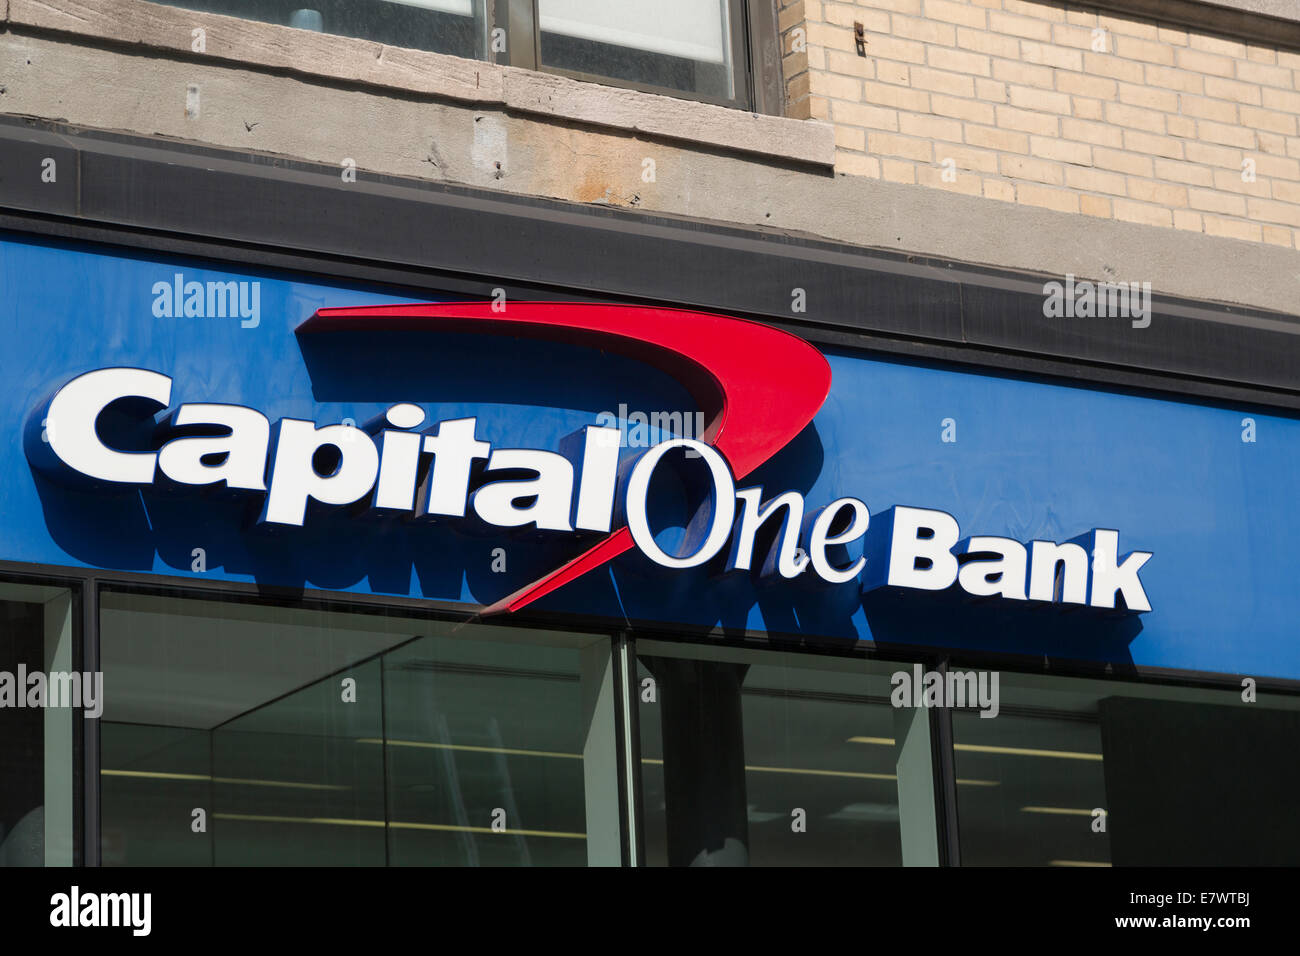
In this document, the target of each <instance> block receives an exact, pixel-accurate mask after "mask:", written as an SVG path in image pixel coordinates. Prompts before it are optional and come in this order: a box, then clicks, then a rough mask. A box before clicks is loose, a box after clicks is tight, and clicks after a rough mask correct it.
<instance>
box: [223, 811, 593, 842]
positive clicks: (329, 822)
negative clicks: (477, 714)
mask: <svg viewBox="0 0 1300 956" xmlns="http://www.w3.org/2000/svg"><path fill="white" fill-rule="evenodd" d="M212 817H213V819H214V820H239V821H242V822H245V823H313V824H318V825H320V826H331V827H385V826H386V827H389V828H391V829H393V830H443V831H450V832H455V833H494V834H503V835H506V836H535V837H559V838H561V839H565V840H585V839H587V834H585V833H565V832H563V831H561V830H511V829H505V830H493V829H492V828H491V827H461V826H453V825H451V824H448V823H404V822H401V821H398V820H394V821H392V822H390V823H385V822H384V821H383V820H352V819H348V818H346V817H277V816H267V815H264V814H257V813H214V814H212Z"/></svg>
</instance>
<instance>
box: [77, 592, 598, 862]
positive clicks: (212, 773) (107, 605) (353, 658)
mask: <svg viewBox="0 0 1300 956" xmlns="http://www.w3.org/2000/svg"><path fill="white" fill-rule="evenodd" d="M101 643H102V651H101V653H102V659H103V667H104V672H105V675H106V678H105V679H106V680H107V681H108V682H110V684H111V686H112V687H113V688H114V693H113V695H112V697H111V699H110V701H109V704H108V707H107V708H106V710H105V713H104V720H103V724H102V727H101V738H102V751H101V753H102V758H101V760H102V771H101V772H102V775H103V776H102V781H101V790H102V821H103V858H104V863H105V865H140V864H152V865H160V864H161V865H236V866H249V865H253V866H257V865H335V866H337V865H358V866H375V865H379V866H382V865H385V864H390V863H391V864H394V865H468V866H474V865H482V866H489V865H585V864H586V863H587V862H588V859H589V855H590V854H591V853H593V852H599V853H605V854H606V855H608V853H609V852H611V846H610V844H611V843H612V853H613V856H614V859H615V860H616V859H617V857H618V853H619V839H620V838H619V834H618V833H617V832H616V831H615V832H614V833H613V835H612V837H611V835H610V833H609V832H608V830H607V829H601V828H600V827H599V826H597V827H596V833H595V839H594V840H589V839H588V831H589V830H590V829H592V827H591V825H590V824H589V822H588V812H589V806H590V805H591V804H592V802H593V797H594V798H595V799H596V800H604V799H605V798H606V796H607V795H608V794H609V793H611V792H613V793H616V792H617V768H616V766H615V762H614V761H613V760H612V759H610V755H609V753H608V751H609V750H610V749H611V748H605V751H602V750H601V748H598V747H594V746H593V745H592V741H593V740H594V739H597V738H599V737H600V736H601V733H600V731H601V730H602V729H603V728H604V727H606V726H607V725H608V726H609V727H612V725H613V709H612V698H611V700H610V702H609V706H605V707H602V706H593V705H591V698H593V697H594V696H595V693H596V692H597V691H598V690H599V688H600V687H601V686H602V681H603V680H604V679H605V678H606V676H607V664H608V659H609V641H608V638H606V637H604V636H598V635H571V634H565V633H560V632H544V631H529V630H523V629H518V628H503V627H494V626H489V625H481V624H479V625H456V624H451V623H446V622H432V621H423V620H418V619H412V618H407V617H404V616H401V615H396V614H361V613H352V612H327V611H316V610H306V609H301V608H291V607H290V608H284V607H267V606H261V605H251V604H238V603H221V602H217V601H208V600H197V599H181V598H173V597H160V596H154V595H137V594H125V593H108V594H105V595H104V596H103V602H102V608H101ZM596 842H599V843H600V846H598V847H597V846H594V843H596Z"/></svg>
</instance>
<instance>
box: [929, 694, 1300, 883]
mask: <svg viewBox="0 0 1300 956" xmlns="http://www.w3.org/2000/svg"><path fill="white" fill-rule="evenodd" d="M1000 697H1001V709H1000V712H999V714H998V716H997V717H996V718H994V719H985V718H981V717H979V716H978V714H975V713H971V712H956V713H955V714H954V716H953V738H954V749H955V751H956V753H955V758H956V764H957V775H958V777H966V776H972V777H974V776H978V777H982V778H986V779H989V780H991V781H995V782H996V786H992V787H987V788H962V787H958V799H959V808H958V809H959V819H960V829H961V833H960V837H961V856H962V863H963V864H964V865H977V866H978V865H1018V866H1044V865H1050V866H1110V865H1116V866H1123V865H1144V866H1167V865H1186V866H1197V865H1199V866H1213V865H1259V864H1270V863H1290V864H1294V863H1295V861H1296V860H1297V859H1300V823H1298V822H1297V820H1296V814H1295V812H1294V807H1295V794H1296V792H1297V788H1300V770H1298V769H1297V765H1296V761H1295V759H1294V750H1295V741H1296V740H1297V739H1300V701H1297V700H1296V699H1295V698H1287V697H1279V696H1277V695H1260V698H1259V700H1258V701H1256V702H1253V703H1247V702H1244V701H1243V700H1242V699H1241V695H1240V693H1237V692H1234V691H1211V690H1199V689H1192V688H1180V687H1161V686H1154V685H1142V684H1131V683H1118V682H1115V681H1098V680H1074V679H1067V678H1046V677H1033V676H1026V675H1016V674H1008V673H1003V674H1002V675H1001V694H1000ZM1261 768H1267V769H1261Z"/></svg>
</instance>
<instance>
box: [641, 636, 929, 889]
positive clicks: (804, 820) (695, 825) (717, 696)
mask: <svg viewBox="0 0 1300 956" xmlns="http://www.w3.org/2000/svg"><path fill="white" fill-rule="evenodd" d="M687 654H695V655H697V656H696V657H695V658H687V657H685V656H684V655H687ZM704 656H707V657H708V658H709V659H702V658H703V657H704ZM638 660H639V671H638V673H639V686H640V695H639V701H640V704H639V716H640V728H641V779H642V791H643V800H644V812H645V839H646V862H647V863H648V864H649V865H652V866H663V865H710V866H723V865H749V866H840V865H846V866H847V865H883V866H897V865H900V864H901V863H902V862H903V859H904V853H903V846H902V835H901V834H902V828H901V827H900V793H903V794H905V795H908V797H909V800H908V801H907V802H909V803H910V806H909V807H908V810H909V811H911V812H915V813H917V814H919V816H918V819H919V820H920V821H921V826H920V828H919V829H921V830H923V831H924V836H923V837H922V839H923V840H931V841H932V840H933V836H934V817H933V806H932V804H930V803H929V798H928V797H927V799H926V800H924V801H916V800H911V799H910V796H911V795H912V794H913V793H922V794H932V792H933V777H932V775H931V773H930V771H929V769H928V767H927V768H921V769H920V770H919V771H916V772H913V771H904V772H903V773H900V769H899V768H900V766H902V764H901V763H900V760H899V751H898V749H897V748H896V747H895V736H896V729H897V726H898V715H897V714H896V713H895V711H894V709H893V708H892V707H891V706H890V703H889V674H890V673H892V672H894V671H896V670H898V669H899V666H898V665H891V664H885V663H883V662H864V661H861V660H848V659H845V660H835V659H829V660H828V659H824V658H823V659H817V658H809V657H807V656H799V655H787V654H773V653H763V652H739V651H723V650H720V649H713V650H711V651H703V650H696V649H692V648H687V647H677V648H674V647H672V646H670V645H663V644H658V643H654V644H651V643H649V642H639V643H638ZM909 713H910V712H909ZM922 726H924V725H923V724H922ZM925 732H926V733H927V734H928V731H925ZM876 743H879V744H882V745H881V746H873V745H872V744H876ZM925 746H926V747H928V737H927V738H926V742H925ZM905 777H906V779H904V778H905ZM927 814H928V818H927Z"/></svg>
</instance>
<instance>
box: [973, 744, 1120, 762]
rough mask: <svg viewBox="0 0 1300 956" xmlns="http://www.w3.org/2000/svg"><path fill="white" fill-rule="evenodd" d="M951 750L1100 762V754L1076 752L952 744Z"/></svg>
mask: <svg viewBox="0 0 1300 956" xmlns="http://www.w3.org/2000/svg"><path fill="white" fill-rule="evenodd" d="M952 749H953V750H965V751H967V752H969V753H977V754H1016V755H1018V756H1022V757H1059V758H1061V759H1063V760H1100V759H1101V754H1090V753H1082V752H1080V751H1077V750H1036V749H1034V748H1033V747H993V746H990V745H988V744H953V745H952Z"/></svg>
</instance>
